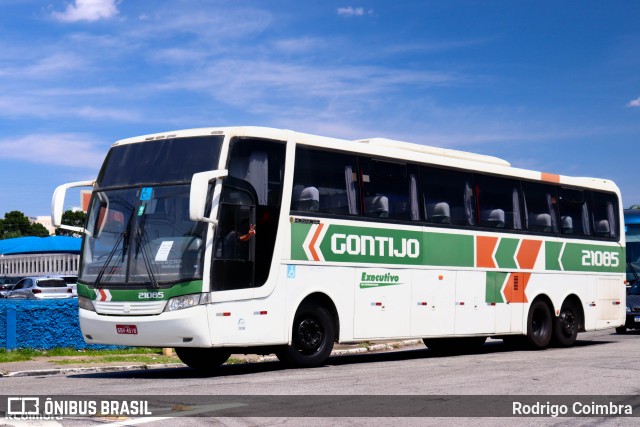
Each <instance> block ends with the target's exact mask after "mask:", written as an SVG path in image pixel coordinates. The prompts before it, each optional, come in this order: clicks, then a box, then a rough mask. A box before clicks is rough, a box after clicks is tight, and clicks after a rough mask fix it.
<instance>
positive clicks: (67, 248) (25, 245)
mask: <svg viewBox="0 0 640 427" xmlns="http://www.w3.org/2000/svg"><path fill="white" fill-rule="evenodd" d="M81 243H82V239H79V238H76V237H68V236H49V237H17V238H15V239H6V240H0V254H1V255H18V254H47V253H71V254H79V253H80V245H81Z"/></svg>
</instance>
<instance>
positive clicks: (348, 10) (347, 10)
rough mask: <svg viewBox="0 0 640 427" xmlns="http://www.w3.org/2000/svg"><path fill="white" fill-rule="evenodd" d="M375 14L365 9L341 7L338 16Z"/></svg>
mask: <svg viewBox="0 0 640 427" xmlns="http://www.w3.org/2000/svg"><path fill="white" fill-rule="evenodd" d="M371 14H373V10H371V9H369V10H364V8H363V7H351V6H349V7H339V8H338V15H340V16H364V15H371Z"/></svg>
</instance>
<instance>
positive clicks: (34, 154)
mask: <svg viewBox="0 0 640 427" xmlns="http://www.w3.org/2000/svg"><path fill="white" fill-rule="evenodd" d="M107 148H108V144H105V143H102V142H98V141H94V140H91V139H90V138H89V137H87V136H85V135H79V134H74V133H60V134H32V135H27V136H23V137H19V138H4V139H0V159H11V160H20V161H27V162H31V163H41V164H49V165H57V166H71V167H78V168H91V169H97V168H98V167H99V166H100V164H101V163H102V160H103V159H104V156H105V153H106V152H107Z"/></svg>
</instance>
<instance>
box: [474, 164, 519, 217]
mask: <svg viewBox="0 0 640 427" xmlns="http://www.w3.org/2000/svg"><path fill="white" fill-rule="evenodd" d="M519 188H520V183H519V182H518V181H516V180H513V179H507V178H500V177H495V176H486V175H479V174H478V175H476V197H477V198H478V206H479V208H480V226H481V227H487V228H504V229H506V230H521V229H522V214H521V209H520V190H519Z"/></svg>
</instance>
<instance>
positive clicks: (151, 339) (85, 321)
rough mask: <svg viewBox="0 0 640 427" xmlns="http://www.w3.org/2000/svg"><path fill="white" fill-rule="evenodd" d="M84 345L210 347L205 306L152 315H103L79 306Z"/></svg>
mask: <svg viewBox="0 0 640 427" xmlns="http://www.w3.org/2000/svg"><path fill="white" fill-rule="evenodd" d="M79 318H80V329H82V336H83V337H84V340H85V342H86V343H87V344H111V345H126V346H135V347H167V348H169V347H171V348H173V347H211V335H210V334H209V327H208V323H209V322H208V321H207V309H206V307H205V306H196V307H191V308H187V309H184V310H177V311H173V312H163V313H160V314H158V315H155V316H105V315H100V314H97V313H96V312H94V311H89V310H84V309H79Z"/></svg>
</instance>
